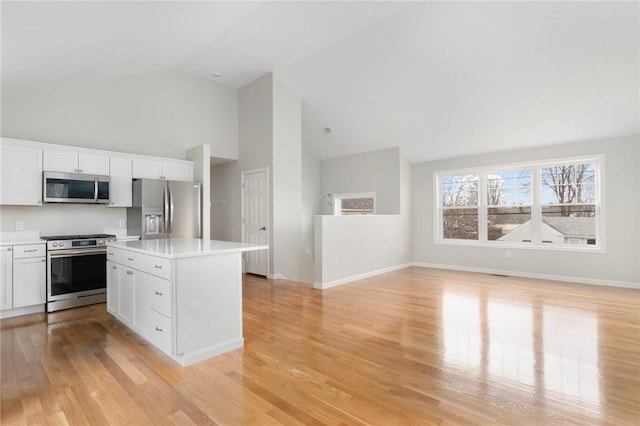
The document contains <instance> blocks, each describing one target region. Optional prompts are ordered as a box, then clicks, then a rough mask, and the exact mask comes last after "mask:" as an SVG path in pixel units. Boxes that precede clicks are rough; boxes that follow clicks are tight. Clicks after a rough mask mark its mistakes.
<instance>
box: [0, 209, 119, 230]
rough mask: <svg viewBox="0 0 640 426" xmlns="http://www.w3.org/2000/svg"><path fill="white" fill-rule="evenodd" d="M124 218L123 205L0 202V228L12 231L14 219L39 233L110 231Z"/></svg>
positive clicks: (25, 227)
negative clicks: (13, 204)
mask: <svg viewBox="0 0 640 426" xmlns="http://www.w3.org/2000/svg"><path fill="white" fill-rule="evenodd" d="M126 218H127V215H126V210H125V209H123V208H112V207H104V206H96V205H84V204H82V205H71V204H44V205H42V206H34V207H24V206H2V207H1V208H0V223H1V225H0V231H2V232H11V231H15V230H16V228H15V226H16V222H17V221H20V222H24V230H25V231H39V232H40V235H60V234H93V233H102V232H107V233H111V232H112V231H113V230H114V229H115V228H119V229H122V233H123V234H124V233H126V232H125V231H126V228H124V227H121V226H120V221H123V222H124V221H125V220H126Z"/></svg>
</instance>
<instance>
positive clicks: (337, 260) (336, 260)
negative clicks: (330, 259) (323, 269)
mask: <svg viewBox="0 0 640 426" xmlns="http://www.w3.org/2000/svg"><path fill="white" fill-rule="evenodd" d="M335 262H336V265H337V264H338V263H340V262H339V259H338V256H336V258H335Z"/></svg>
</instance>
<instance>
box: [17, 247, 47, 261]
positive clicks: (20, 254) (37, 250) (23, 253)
mask: <svg viewBox="0 0 640 426" xmlns="http://www.w3.org/2000/svg"><path fill="white" fill-rule="evenodd" d="M46 255H47V251H46V249H45V245H44V244H25V245H17V246H13V258H14V259H24V258H27V257H44V256H46Z"/></svg>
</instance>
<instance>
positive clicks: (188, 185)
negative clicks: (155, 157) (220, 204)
mask: <svg viewBox="0 0 640 426" xmlns="http://www.w3.org/2000/svg"><path fill="white" fill-rule="evenodd" d="M132 196H133V200H132V206H131V207H129V208H127V234H129V235H140V239H142V240H151V239H158V238H186V237H191V238H200V237H201V234H202V231H201V229H202V228H201V217H202V216H201V210H200V209H201V204H202V201H201V200H202V197H201V187H200V184H199V183H197V182H178V181H166V180H158V179H134V181H133V193H132Z"/></svg>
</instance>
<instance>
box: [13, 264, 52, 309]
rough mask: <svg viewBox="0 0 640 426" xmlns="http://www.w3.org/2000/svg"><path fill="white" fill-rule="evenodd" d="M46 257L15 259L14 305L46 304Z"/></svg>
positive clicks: (18, 306) (19, 306)
mask: <svg viewBox="0 0 640 426" xmlns="http://www.w3.org/2000/svg"><path fill="white" fill-rule="evenodd" d="M46 290H47V267H46V258H44V257H32V258H25V259H14V260H13V307H14V308H21V307H23V306H31V305H38V304H44V303H46V301H47V292H46Z"/></svg>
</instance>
